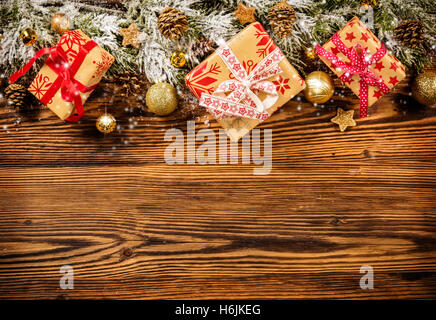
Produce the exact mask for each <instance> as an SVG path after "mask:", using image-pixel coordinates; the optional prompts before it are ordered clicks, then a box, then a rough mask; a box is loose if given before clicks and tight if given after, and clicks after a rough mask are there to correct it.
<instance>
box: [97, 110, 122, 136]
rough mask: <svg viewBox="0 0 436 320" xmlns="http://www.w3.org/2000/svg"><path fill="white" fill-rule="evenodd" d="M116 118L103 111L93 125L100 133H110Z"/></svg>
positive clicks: (115, 123) (114, 125) (113, 128)
mask: <svg viewBox="0 0 436 320" xmlns="http://www.w3.org/2000/svg"><path fill="white" fill-rule="evenodd" d="M116 125H117V120H115V118H114V116H113V115H111V114H110V113H105V114H103V115H101V116H100V117H98V119H97V121H96V123H95V126H96V127H97V129H98V131H100V132H101V133H111V132H112V131H114V130H115V127H116Z"/></svg>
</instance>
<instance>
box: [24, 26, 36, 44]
mask: <svg viewBox="0 0 436 320" xmlns="http://www.w3.org/2000/svg"><path fill="white" fill-rule="evenodd" d="M20 39H21V41H23V43H24V44H25V45H26V46H31V45H33V44H34V43H35V42H36V40H38V35H37V34H36V32H35V30H33V29H32V28H27V29H24V30H23V31H21V33H20Z"/></svg>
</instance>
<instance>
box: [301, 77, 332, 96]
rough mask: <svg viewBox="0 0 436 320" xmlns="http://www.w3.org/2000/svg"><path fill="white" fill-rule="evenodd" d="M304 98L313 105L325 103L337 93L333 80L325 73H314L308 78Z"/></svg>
mask: <svg viewBox="0 0 436 320" xmlns="http://www.w3.org/2000/svg"><path fill="white" fill-rule="evenodd" d="M305 81H306V89H304V96H305V97H306V99H307V100H308V101H309V102H312V103H325V102H327V101H328V100H329V99H330V98H331V97H332V96H333V93H334V92H335V86H334V84H333V80H332V78H331V77H330V76H329V75H328V74H327V73H325V72H322V71H314V72H312V73H310V74H309V75H308V76H307V77H306V80H305Z"/></svg>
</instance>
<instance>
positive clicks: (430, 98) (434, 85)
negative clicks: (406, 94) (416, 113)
mask: <svg viewBox="0 0 436 320" xmlns="http://www.w3.org/2000/svg"><path fill="white" fill-rule="evenodd" d="M412 94H413V97H414V98H415V100H416V101H418V102H419V103H421V104H423V105H425V106H432V105H435V104H436V71H434V70H426V71H424V72H423V73H421V74H420V75H418V76H417V77H416V78H415V80H414V81H413V84H412Z"/></svg>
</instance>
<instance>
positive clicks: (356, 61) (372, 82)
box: [316, 33, 389, 118]
mask: <svg viewBox="0 0 436 320" xmlns="http://www.w3.org/2000/svg"><path fill="white" fill-rule="evenodd" d="M332 41H333V43H334V44H335V45H336V47H337V48H338V49H339V51H340V52H342V53H343V54H344V55H345V56H346V57H347V58H348V59H349V60H350V63H345V62H343V61H342V60H341V59H340V58H338V56H336V55H335V54H334V53H332V52H330V51H327V50H326V49H324V48H323V47H321V46H320V45H316V52H317V53H318V55H319V56H321V57H323V58H325V59H326V60H328V61H329V62H331V63H332V64H333V65H334V66H336V68H341V69H342V70H343V71H345V73H344V74H343V75H342V76H340V77H339V78H340V79H341V80H342V81H343V82H349V81H351V78H352V76H353V75H355V74H357V75H359V77H360V90H359V97H360V117H361V118H365V117H366V116H368V87H369V86H375V87H377V88H378V89H379V90H380V91H381V92H382V93H383V94H386V93H388V92H389V87H388V86H387V85H386V84H385V83H384V82H383V80H382V79H381V78H380V77H379V76H378V75H377V74H375V73H374V72H373V71H371V70H369V67H370V66H371V65H373V64H374V63H376V62H377V61H379V60H380V59H381V58H383V57H384V56H385V54H386V47H385V46H384V44H383V43H382V44H381V47H380V48H379V49H378V50H377V52H376V53H374V54H373V55H372V56H370V55H368V54H367V52H366V51H365V50H364V49H363V47H362V46H361V45H360V44H356V45H355V46H353V47H351V48H348V47H347V46H346V45H345V44H344V43H343V42H342V40H341V39H340V38H339V35H338V34H337V33H336V34H334V35H333V37H332ZM358 51H360V54H359V53H358Z"/></svg>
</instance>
